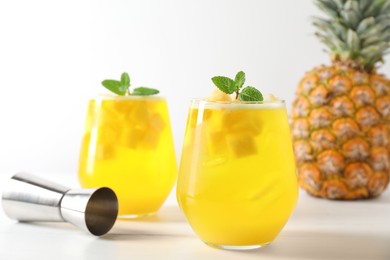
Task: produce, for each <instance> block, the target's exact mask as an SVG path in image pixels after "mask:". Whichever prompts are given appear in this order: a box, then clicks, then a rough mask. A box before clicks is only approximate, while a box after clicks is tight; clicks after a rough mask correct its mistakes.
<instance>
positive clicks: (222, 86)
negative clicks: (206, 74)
mask: <svg viewBox="0 0 390 260" xmlns="http://www.w3.org/2000/svg"><path fill="white" fill-rule="evenodd" d="M211 80H212V81H213V83H214V85H215V86H217V88H219V90H221V91H222V92H225V93H226V94H232V93H234V91H236V90H237V87H236V84H235V82H234V80H232V79H231V78H228V77H222V76H217V77H213V78H212V79H211Z"/></svg>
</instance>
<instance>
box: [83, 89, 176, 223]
mask: <svg viewBox="0 0 390 260" xmlns="http://www.w3.org/2000/svg"><path fill="white" fill-rule="evenodd" d="M176 174H177V164H176V157H175V151H174V145H173V139H172V132H171V126H170V121H169V116H168V108H167V102H166V100H165V98H162V97H159V96H146V97H139V96H125V97H121V96H108V95H104V96H98V97H96V98H95V99H93V100H91V101H90V103H89V108H88V113H87V119H86V127H85V133H84V138H83V142H82V147H81V153H80V164H79V180H80V183H81V185H82V186H83V187H85V188H89V187H100V186H108V187H110V188H112V189H113V190H114V191H115V193H116V194H117V196H118V202H119V213H118V214H119V217H121V218H126V217H129V218H134V217H141V216H145V215H149V214H153V213H155V212H156V211H157V210H158V209H159V208H160V207H161V205H162V203H163V202H164V200H165V199H166V197H167V196H168V194H169V192H170V190H171V189H172V187H173V185H174V183H175V180H176Z"/></svg>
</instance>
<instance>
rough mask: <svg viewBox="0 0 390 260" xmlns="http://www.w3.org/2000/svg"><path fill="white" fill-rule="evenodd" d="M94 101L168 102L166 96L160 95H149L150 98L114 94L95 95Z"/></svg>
mask: <svg viewBox="0 0 390 260" xmlns="http://www.w3.org/2000/svg"><path fill="white" fill-rule="evenodd" d="M91 99H93V100H96V99H98V100H99V99H100V100H166V98H165V97H164V96H160V95H149V96H132V95H126V96H119V95H114V94H98V95H95V96H94V97H93V98H91Z"/></svg>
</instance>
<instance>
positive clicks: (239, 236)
mask: <svg viewBox="0 0 390 260" xmlns="http://www.w3.org/2000/svg"><path fill="white" fill-rule="evenodd" d="M297 196H298V188H297V177H296V171H295V164H294V158H293V151H292V144H291V139H290V132H289V125H288V119H287V114H286V109H285V105H284V102H283V101H274V102H264V103H261V102H260V103H252V104H242V103H232V102H230V103H229V102H227V103H223V102H206V101H199V100H196V101H193V104H192V105H191V108H190V111H189V116H188V121H187V128H186V134H185V140H184V144H183V151H182V159H181V163H180V170H179V180H178V186H177V198H178V201H179V204H180V207H181V209H182V210H183V211H184V213H185V215H186V217H187V219H188V221H189V223H190V225H191V226H192V228H193V230H194V231H195V233H196V234H197V235H198V236H199V237H200V238H201V239H202V240H203V241H204V242H206V243H207V244H209V245H211V246H216V247H220V248H227V249H249V248H256V247H260V246H262V245H266V244H268V243H269V242H271V241H272V240H273V239H274V238H275V237H276V236H277V234H278V233H279V232H280V231H281V229H282V228H283V226H284V225H285V223H286V222H287V220H288V218H289V216H290V214H291V212H292V211H293V209H294V207H295V205H296V201H297Z"/></svg>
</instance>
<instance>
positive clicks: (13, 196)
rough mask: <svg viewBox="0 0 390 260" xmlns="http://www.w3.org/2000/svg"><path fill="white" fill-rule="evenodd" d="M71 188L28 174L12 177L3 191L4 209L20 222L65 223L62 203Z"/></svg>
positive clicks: (9, 215) (8, 214)
mask: <svg viewBox="0 0 390 260" xmlns="http://www.w3.org/2000/svg"><path fill="white" fill-rule="evenodd" d="M68 190H70V188H68V187H65V186H62V185H59V184H57V183H53V182H50V181H47V180H44V179H41V178H38V177H36V176H33V175H30V174H28V173H18V174H15V175H14V176H12V178H11V179H10V180H9V183H7V184H6V185H5V187H4V189H3V195H2V201H3V209H4V212H5V213H6V215H7V216H8V217H10V218H13V219H17V220H19V221H64V220H63V218H62V216H61V212H60V203H61V199H62V197H63V196H64V194H65V193H66V192H67V191H68Z"/></svg>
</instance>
